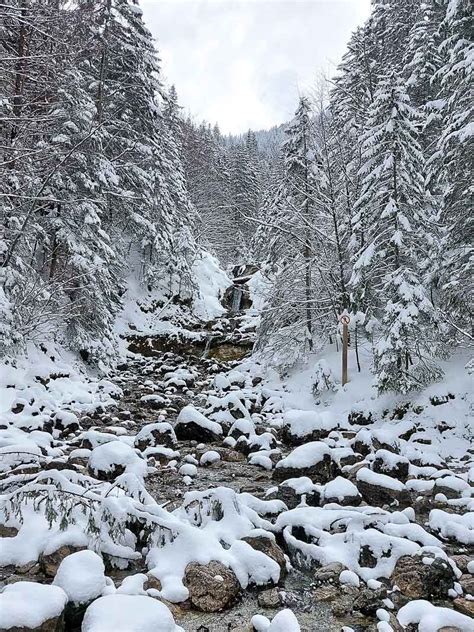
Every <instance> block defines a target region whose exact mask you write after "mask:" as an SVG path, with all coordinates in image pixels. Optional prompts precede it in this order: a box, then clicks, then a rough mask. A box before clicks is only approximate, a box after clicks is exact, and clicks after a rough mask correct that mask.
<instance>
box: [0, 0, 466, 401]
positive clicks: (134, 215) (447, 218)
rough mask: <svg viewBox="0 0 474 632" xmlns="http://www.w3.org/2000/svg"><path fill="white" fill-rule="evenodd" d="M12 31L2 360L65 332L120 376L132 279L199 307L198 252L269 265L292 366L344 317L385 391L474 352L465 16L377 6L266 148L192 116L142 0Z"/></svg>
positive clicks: (53, 15) (76, 11) (270, 327)
mask: <svg viewBox="0 0 474 632" xmlns="http://www.w3.org/2000/svg"><path fill="white" fill-rule="evenodd" d="M1 18H2V20H1V24H2V26H1V28H2V53H1V57H0V64H1V71H2V72H1V82H2V85H1V92H2V95H3V96H2V106H3V112H4V116H3V117H2V127H1V136H2V141H1V145H2V163H1V177H0V181H1V189H2V190H1V195H2V207H1V208H2V218H1V226H2V231H1V240H2V241H1V257H2V261H1V265H2V273H1V274H2V278H1V303H0V304H1V314H2V318H1V327H2V334H3V336H2V347H3V349H4V350H5V349H13V348H16V349H18V348H21V346H22V344H24V342H25V341H26V340H27V339H38V340H39V339H41V337H44V336H47V335H49V334H51V332H55V335H59V336H61V337H62V339H63V341H64V343H65V344H66V345H68V346H70V347H71V348H72V349H75V350H82V353H83V355H84V356H85V357H88V358H91V357H95V358H100V359H102V360H103V359H105V358H107V357H108V359H109V361H110V359H111V358H113V355H114V340H113V338H114V335H113V323H114V317H115V315H116V313H117V310H118V309H119V307H120V302H121V296H122V295H123V293H124V291H125V287H126V284H127V278H128V277H129V276H130V274H133V275H134V276H135V277H136V278H137V279H139V281H140V283H142V284H143V286H144V287H145V288H148V290H150V289H153V288H160V289H161V290H162V293H163V296H164V297H170V296H174V297H177V298H178V299H180V300H186V299H190V298H192V295H193V278H192V274H191V266H192V261H193V257H194V256H195V255H196V252H197V251H198V249H199V248H207V249H209V250H210V251H212V252H213V253H215V254H216V255H217V256H218V257H219V259H220V260H221V262H222V265H223V266H226V265H231V264H240V263H254V262H255V263H258V265H263V266H265V271H266V274H267V275H268V277H269V279H270V281H271V284H272V287H273V290H272V291H271V292H270V294H269V297H268V310H267V311H266V312H265V314H264V316H263V319H262V324H261V330H260V333H259V342H258V344H259V346H260V347H265V348H266V349H267V350H268V349H271V350H272V351H273V352H274V353H275V355H276V356H278V358H279V361H281V362H282V363H285V362H287V361H291V360H292V359H294V356H295V355H298V356H299V355H300V354H303V355H304V354H305V353H306V352H307V351H310V350H311V349H313V348H315V347H320V346H322V345H324V344H325V343H326V342H327V340H328V339H329V338H330V337H331V336H332V335H334V331H335V328H337V318H338V315H339V314H340V313H341V312H342V311H343V310H347V311H348V312H349V313H351V314H353V322H355V323H356V325H357V331H356V332H355V335H357V336H359V337H361V338H367V337H368V338H369V339H370V340H371V341H372V343H373V347H374V368H375V371H376V373H377V375H378V379H379V385H380V388H381V389H382V390H383V389H387V388H394V389H397V390H403V391H406V390H409V389H411V388H416V387H417V386H419V385H420V384H423V383H427V382H429V381H430V380H433V379H435V378H436V377H438V376H439V369H438V368H437V363H436V359H437V358H438V357H443V355H444V354H445V353H446V352H447V351H449V349H450V348H452V347H453V346H454V345H456V344H457V343H458V342H461V341H468V340H472V330H473V323H472V314H471V312H470V304H469V302H470V299H471V298H472V279H473V269H472V265H473V264H472V261H473V253H472V237H473V228H472V213H471V212H470V211H471V209H472V206H471V205H472V190H471V189H470V187H471V181H470V175H471V173H472V145H471V140H470V130H471V129H472V123H471V117H470V114H471V110H470V109H471V108H472V98H471V97H472V95H471V92H470V90H471V81H470V77H471V75H470V73H471V70H472V60H471V56H472V44H471V41H470V35H471V28H472V22H471V12H470V6H469V3H468V2H454V1H450V2H445V1H443V0H432V1H430V2H423V3H421V2H418V1H409V0H404V1H403V2H398V1H397V2H390V1H379V2H374V6H373V11H372V14H371V16H370V18H369V20H368V21H367V22H366V24H364V25H363V26H362V27H360V28H359V29H358V30H357V31H356V32H355V33H354V34H353V36H352V38H351V40H350V42H349V45H348V50H347V52H346V54H345V56H344V58H343V60H342V62H341V64H340V66H339V68H338V70H337V74H336V76H335V78H333V79H328V80H327V81H324V82H321V83H320V85H318V86H315V89H314V91H313V93H312V94H309V95H305V96H302V97H301V100H300V103H299V105H298V107H297V110H296V114H295V118H294V120H293V121H292V122H291V123H290V124H289V125H288V126H287V127H286V129H285V131H284V133H283V132H282V131H281V130H278V129H277V130H275V131H274V133H273V136H272V135H270V141H269V140H268V139H269V134H268V133H267V135H266V137H265V135H264V136H263V137H264V138H266V140H267V142H266V144H265V146H262V145H263V143H261V144H260V147H259V143H258V142H257V138H256V135H255V133H254V132H252V131H249V132H248V134H247V135H244V136H243V137H240V138H239V137H234V138H232V137H230V138H229V137H222V135H221V133H220V132H219V129H218V127H217V125H216V126H215V127H211V125H209V124H207V123H202V124H195V123H194V122H193V121H191V120H189V119H188V120H184V118H183V117H182V115H181V109H180V106H179V104H178V99H177V95H176V90H175V89H174V87H171V88H170V89H166V88H165V87H164V86H163V85H162V83H161V79H160V67H159V59H158V53H157V52H156V50H155V48H154V44H153V41H152V38H151V35H150V33H149V32H148V30H147V29H146V26H145V25H144V24H143V21H142V16H141V10H140V8H139V7H138V5H137V4H136V3H135V2H132V1H129V0H108V1H104V2H88V1H84V2H75V3H72V5H71V3H70V2H57V1H56V0H55V1H54V2H49V1H41V2H34V1H31V2H26V1H25V2H24V3H22V2H7V3H5V4H3V5H2V7H1ZM400 51H402V52H403V54H401V53H400ZM260 136H262V134H260ZM282 136H284V137H285V139H284V141H283V143H282V148H281V151H280V150H279V147H278V144H279V142H278V141H279V139H280V138H281V137H282ZM272 141H273V142H272ZM288 342H291V346H292V356H286V353H285V348H286V347H287V345H288ZM295 343H296V344H295Z"/></svg>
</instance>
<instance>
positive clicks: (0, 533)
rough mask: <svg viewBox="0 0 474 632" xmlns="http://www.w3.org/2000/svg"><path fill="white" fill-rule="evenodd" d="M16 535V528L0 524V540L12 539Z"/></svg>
mask: <svg viewBox="0 0 474 632" xmlns="http://www.w3.org/2000/svg"><path fill="white" fill-rule="evenodd" d="M17 533H18V529H17V528H16V527H6V526H5V525H3V524H0V538H14V537H15V536H16V535H17Z"/></svg>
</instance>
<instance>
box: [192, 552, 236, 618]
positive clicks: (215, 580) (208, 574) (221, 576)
mask: <svg viewBox="0 0 474 632" xmlns="http://www.w3.org/2000/svg"><path fill="white" fill-rule="evenodd" d="M184 584H185V586H186V587H187V588H188V590H189V599H190V601H191V603H192V605H193V606H194V607H195V608H197V609H198V610H203V611H204V612H219V611H220V610H225V609H226V608H230V606H232V604H233V603H234V602H235V600H236V599H237V597H238V595H239V591H240V584H239V582H238V580H237V577H236V576H235V574H234V572H233V571H231V570H230V569H229V568H227V567H226V566H224V565H223V564H221V562H209V564H197V563H196V562H192V563H191V564H188V565H187V566H186V570H185V575H184Z"/></svg>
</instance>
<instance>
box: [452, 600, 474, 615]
mask: <svg viewBox="0 0 474 632" xmlns="http://www.w3.org/2000/svg"><path fill="white" fill-rule="evenodd" d="M453 606H454V609H455V610H457V611H458V612H460V613H461V614H465V615H466V616H468V617H472V618H474V601H472V600H471V599H464V597H458V598H457V599H455V600H454V601H453Z"/></svg>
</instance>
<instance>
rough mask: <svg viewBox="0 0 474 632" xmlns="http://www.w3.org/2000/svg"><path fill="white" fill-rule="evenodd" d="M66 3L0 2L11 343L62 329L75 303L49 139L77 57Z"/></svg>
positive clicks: (0, 171) (4, 256) (1, 273)
mask: <svg viewBox="0 0 474 632" xmlns="http://www.w3.org/2000/svg"><path fill="white" fill-rule="evenodd" d="M64 4H65V3H63V2H59V3H58V2H52V1H46V0H45V2H28V3H27V2H10V3H8V4H4V5H2V7H1V8H0V12H1V18H2V19H1V20H0V23H1V25H2V26H1V28H2V38H1V43H0V47H1V48H0V65H1V72H0V82H1V94H2V105H3V106H4V112H5V115H6V116H5V117H4V118H3V120H2V124H1V128H0V134H1V147H2V149H1V152H2V161H1V166H0V187H1V194H2V197H1V200H0V207H1V220H0V225H1V237H0V242H1V245H0V265H1V269H0V284H1V286H2V295H3V297H4V303H5V304H6V305H7V308H6V310H7V312H8V313H9V314H10V317H9V318H8V319H7V321H6V322H8V329H9V332H8V333H7V334H6V335H5V337H3V339H2V341H1V344H2V345H8V346H10V347H11V346H12V345H13V346H21V345H23V344H24V343H25V342H26V340H33V339H35V338H37V337H38V336H41V335H46V334H47V333H51V332H53V331H55V329H56V327H57V325H58V323H59V322H61V321H62V320H63V319H64V316H65V315H66V314H67V313H68V312H69V311H70V305H68V301H64V300H63V299H64V287H65V285H67V280H65V279H64V278H63V279H60V278H59V277H58V276H56V277H55V278H54V280H52V279H51V278H50V274H49V272H50V268H51V263H52V257H51V253H52V249H51V243H52V242H51V239H52V235H53V229H52V223H53V222H54V213H55V208H56V207H57V204H58V201H57V200H56V199H55V198H54V195H53V194H52V190H51V186H52V185H53V181H54V178H55V176H56V175H57V171H58V161H57V155H55V154H53V153H52V152H51V151H50V150H51V147H50V144H49V139H50V138H51V137H52V136H53V135H54V134H55V133H56V131H57V129H56V127H55V125H56V121H55V119H54V118H53V117H52V116H51V109H52V108H53V107H55V106H56V105H57V104H58V103H59V101H60V98H61V96H60V95H59V92H58V90H59V86H60V84H61V74H62V73H63V72H64V70H65V68H67V67H68V64H70V63H71V48H70V46H69V37H70V35H71V33H72V31H73V28H74V23H75V20H76V17H77V12H75V11H73V10H71V11H67V12H66V11H65V10H64ZM66 18H67V19H66ZM4 328H5V326H4ZM11 350H12V349H10V351H11Z"/></svg>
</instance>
